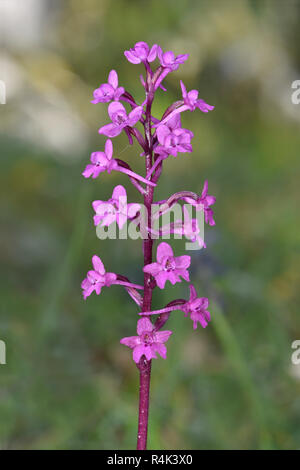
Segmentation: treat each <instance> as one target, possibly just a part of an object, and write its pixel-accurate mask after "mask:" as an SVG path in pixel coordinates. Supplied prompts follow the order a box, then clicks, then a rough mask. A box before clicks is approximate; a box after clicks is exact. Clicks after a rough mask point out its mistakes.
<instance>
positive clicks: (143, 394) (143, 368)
mask: <svg viewBox="0 0 300 470" xmlns="http://www.w3.org/2000/svg"><path fill="white" fill-rule="evenodd" d="M147 78H148V80H147V82H148V91H147V105H146V119H145V137H146V141H147V146H148V149H147V154H146V174H147V173H148V172H149V170H150V169H151V167H152V153H153V143H152V135H151V106H152V101H153V98H154V94H153V91H152V84H149V82H150V77H149V75H148V77H147ZM149 85H150V86H149ZM153 191H154V188H153V187H151V186H147V190H146V194H145V195H144V205H145V207H146V210H147V217H148V227H150V229H151V206H152V202H153ZM152 247H153V240H152V238H151V232H150V231H148V237H147V239H145V240H144V241H143V251H144V266H146V264H149V263H152ZM152 289H153V285H152V283H151V275H150V274H148V273H144V298H143V311H150V310H151V301H152ZM138 369H139V371H140V388H139V418H138V435H137V450H146V448H147V434H148V414H149V392H150V375H151V360H150V361H147V359H146V358H145V356H142V357H141V359H140V362H139V364H138Z"/></svg>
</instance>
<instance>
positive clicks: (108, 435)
mask: <svg viewBox="0 0 300 470" xmlns="http://www.w3.org/2000/svg"><path fill="white" fill-rule="evenodd" d="M40 3H42V4H43V7H44V10H43V12H42V13H43V14H42V16H41V18H39V19H38V21H40V22H41V24H42V26H43V27H42V31H41V33H40V37H39V40H38V41H37V42H36V43H35V44H31V45H30V46H28V45H27V46H26V45H25V44H24V43H22V34H23V33H24V34H25V29H26V28H30V27H33V25H32V24H31V23H30V21H29V22H28V23H26V22H25V23H24V24H23V28H24V31H22V30H20V31H19V35H20V37H21V40H20V41H19V42H17V41H16V39H13V40H10V37H9V32H8V33H7V38H6V47H5V49H3V50H2V51H1V54H2V53H3V54H2V55H1V57H2V59H3V57H5V61H6V67H7V68H6V70H7V73H8V74H9V77H10V79H11V81H9V82H8V85H9V87H8V88H9V89H8V99H7V104H6V105H5V106H0V112H1V124H2V125H1V130H0V140H1V154H2V158H1V166H2V168H1V185H0V191H1V216H2V217H3V222H4V223H3V226H2V230H1V266H2V270H1V288H0V289H1V316H0V338H1V339H3V340H5V342H6V344H7V365H5V366H0V380H1V387H0V390H1V391H0V394H1V400H0V415H1V420H0V446H1V448H4V449H6V448H14V449H15V448H27V449H39V448H42V449H48V448H51V449H52V448H55V449H62V448H68V449H78V448H83V449H92V448H100V449H111V448H116V449H120V448H134V447H135V437H136V425H137V386H138V373H137V369H136V367H135V366H134V363H133V361H132V360H131V357H130V352H129V350H127V349H126V348H124V347H123V346H121V345H120V344H119V340H120V338H121V337H123V336H128V335H132V334H134V332H135V327H136V307H135V306H134V305H133V303H132V302H131V300H130V299H129V297H128V296H127V294H126V292H123V291H122V290H121V289H118V287H112V288H111V289H106V290H105V289H104V290H103V293H102V294H101V298H99V297H97V296H95V295H93V296H91V297H90V298H89V299H88V300H87V301H86V302H84V301H83V300H82V297H81V290H80V282H81V280H82V278H83V277H84V275H85V273H86V271H87V270H88V269H89V266H90V258H91V256H92V255H93V254H94V253H98V254H99V255H100V256H101V257H102V259H103V261H104V264H105V266H107V269H109V270H110V271H117V272H120V273H123V274H125V275H128V276H129V277H130V279H132V281H135V282H138V281H141V279H142V273H141V263H142V259H141V249H140V248H141V247H140V248H139V246H138V244H140V242H133V241H131V240H126V241H119V242H118V241H113V240H112V241H103V242H101V241H99V240H98V239H97V238H96V235H95V230H94V227H93V224H92V213H93V212H92V209H91V205H90V203H91V201H92V200H93V199H96V198H100V199H106V198H107V197H109V196H110V194H111V188H112V186H113V185H115V184H119V183H120V184H125V185H126V187H127V188H128V191H129V198H130V200H131V201H134V200H136V197H137V195H136V193H135V190H134V188H131V187H130V186H129V184H127V181H126V179H125V178H126V177H125V176H122V175H119V174H117V173H116V174H112V175H110V176H108V175H104V176H103V177H101V178H100V179H98V180H97V181H83V178H82V177H81V171H82V170H83V168H84V166H85V164H86V162H87V161H88V158H89V153H90V152H91V151H93V150H97V149H101V148H102V146H103V143H104V138H103V137H101V136H99V135H98V133H97V129H98V128H99V126H100V125H101V124H103V123H104V122H106V121H107V117H106V116H107V115H106V106H105V105H97V106H95V105H91V104H90V99H91V96H92V91H93V89H94V88H96V87H97V86H99V84H100V83H102V82H105V81H106V78H107V75H108V72H109V70H110V69H111V68H116V69H117V71H118V74H119V82H120V84H122V85H124V86H125V87H126V89H128V91H129V92H131V93H133V94H134V95H135V96H136V97H137V100H142V97H143V96H142V87H141V86H140V83H139V78H138V77H139V73H142V67H140V66H134V65H132V64H129V63H128V62H127V61H126V60H125V58H124V56H123V51H124V50H125V49H128V48H129V47H131V46H132V45H133V44H134V43H135V42H136V41H139V40H144V41H147V42H149V43H154V42H157V43H159V44H161V45H162V47H163V49H164V50H169V49H174V50H175V52H176V53H185V52H189V53H190V58H189V60H188V61H187V62H186V64H184V66H182V67H181V69H180V70H179V71H178V72H175V73H174V74H172V75H171V76H169V77H168V78H167V81H166V85H167V88H168V93H166V94H164V93H163V92H159V93H158V96H157V100H156V102H155V105H154V113H155V114H156V115H157V116H160V115H161V114H162V113H163V111H164V109H165V107H166V106H168V104H169V103H171V102H172V101H174V100H176V99H178V98H177V97H178V96H179V95H180V88H179V79H180V78H182V79H183V80H184V81H185V83H186V85H187V88H188V89H191V88H197V89H199V90H200V96H201V97H202V98H204V99H205V100H206V101H207V102H208V103H210V104H214V105H215V110H214V111H213V112H212V113H210V114H208V115H203V114H201V113H200V112H195V113H186V114H185V115H184V116H183V123H184V127H187V128H190V129H191V130H192V131H193V132H194V133H195V138H194V153H193V154H192V155H187V154H185V155H184V154H182V155H180V156H179V157H178V158H177V159H172V158H170V159H169V160H168V161H167V162H166V163H165V170H164V174H163V176H162V178H161V181H162V183H161V186H160V188H159V189H158V190H157V191H156V195H157V198H158V199H161V198H165V197H168V196H169V195H170V194H172V192H175V191H177V190H180V189H190V190H194V191H198V192H199V191H201V188H202V185H203V182H204V180H205V179H208V180H209V188H210V191H209V192H210V193H211V194H215V195H216V196H217V203H216V206H215V211H216V212H215V213H216V222H217V225H216V227H214V228H209V227H208V228H207V229H206V241H207V249H206V250H205V252H204V251H203V250H202V251H199V252H191V255H192V275H191V278H192V280H193V281H194V283H195V285H196V286H197V287H198V290H199V293H200V294H201V295H205V296H208V297H209V298H210V299H211V302H212V306H211V314H212V323H211V325H210V326H209V327H208V328H207V329H206V330H201V331H200V330H199V329H198V330H197V331H196V332H195V331H193V330H192V325H191V322H190V321H188V320H187V319H184V318H183V315H181V314H180V313H179V312H177V313H174V315H173V316H172V318H171V319H170V321H169V328H170V329H172V330H174V334H173V336H172V338H171V339H170V341H169V344H168V359H167V361H163V360H158V361H153V362H154V363H153V374H152V384H151V414H150V438H149V448H165V449H176V448H178V449H205V448H208V449H211V448H218V449H230V448H238V449H253V448H277V449H287V448H297V447H298V443H299V439H300V428H299V418H300V399H299V392H300V381H299V379H300V373H299V366H298V368H297V367H295V366H294V367H292V366H291V360H290V356H291V342H292V341H293V340H294V339H299V334H300V322H299V312H298V308H299V281H300V271H299V262H300V253H299V241H300V240H299V233H300V231H299V228H300V227H299V222H298V220H299V219H298V213H299V203H300V198H299V177H300V165H299V155H298V154H299V147H300V134H299V122H300V107H297V106H296V105H293V104H292V103H291V99H290V95H291V83H292V81H293V80H296V79H299V78H300V77H299V73H300V72H299V66H300V53H299V47H298V44H299V39H300V38H299V36H300V28H299V20H300V2H299V1H293V0H289V2H286V4H283V2H282V1H280V0H269V1H265V0H259V1H258V0H256V1H254V0H252V1H250V0H249V1H246V0H226V2H225V1H223V0H222V1H221V0H210V1H209V0H206V1H205V0H201V1H199V0H197V1H196V0H190V1H188V0H182V1H180V2H174V1H171V0H165V1H161V0H147V1H146V0H139V1H138V0H131V1H129V0H114V2H109V1H108V0H101V1H98V0H97V1H96V0H87V1H85V2H82V1H80V0H69V1H65V2H52V1H48V2H47V1H45V2H40ZM32 17H34V11H32ZM32 19H33V18H32ZM24 37H25V35H24ZM297 70H298V75H297ZM114 145H115V152H116V155H118V154H120V153H121V152H122V158H123V159H125V160H126V159H127V160H128V161H130V164H131V165H132V167H133V168H134V169H135V170H137V171H139V172H141V173H142V172H143V159H142V158H140V157H139V156H138V154H139V150H138V149H137V147H136V146H134V147H128V145H127V142H126V138H125V137H124V136H121V137H120V138H118V139H116V140H115V143H114ZM174 246H176V252H177V253H178V254H182V253H183V252H184V242H182V241H174ZM176 296H179V297H182V296H183V297H186V296H187V286H186V285H184V283H182V285H179V286H178V285H177V286H174V287H169V288H168V289H167V290H166V291H165V292H155V295H154V306H155V307H159V306H161V305H163V304H164V302H167V301H169V300H172V299H173V298H175V297H176Z"/></svg>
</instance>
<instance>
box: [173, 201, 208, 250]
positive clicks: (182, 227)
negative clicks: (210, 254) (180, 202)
mask: <svg viewBox="0 0 300 470" xmlns="http://www.w3.org/2000/svg"><path fill="white" fill-rule="evenodd" d="M183 213H184V222H183V224H182V223H181V221H180V220H178V221H176V222H175V228H174V230H173V233H177V234H178V235H184V236H185V237H186V238H187V239H188V240H190V241H191V242H197V243H198V245H199V247H200V248H202V247H204V248H206V244H205V242H204V240H203V239H202V238H201V237H200V233H201V230H200V227H199V224H198V220H197V219H191V218H190V214H189V211H188V210H187V208H186V207H185V206H183Z"/></svg>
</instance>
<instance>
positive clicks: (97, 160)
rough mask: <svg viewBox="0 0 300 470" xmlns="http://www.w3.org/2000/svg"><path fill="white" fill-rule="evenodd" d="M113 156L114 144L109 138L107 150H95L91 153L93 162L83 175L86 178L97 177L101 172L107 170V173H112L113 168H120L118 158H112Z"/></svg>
mask: <svg viewBox="0 0 300 470" xmlns="http://www.w3.org/2000/svg"><path fill="white" fill-rule="evenodd" d="M112 156H113V145H112V141H111V140H110V139H108V140H107V141H106V142H105V152H93V153H92V154H91V162H92V164H89V165H87V166H86V168H85V170H84V172H83V173H82V175H83V176H84V177H85V178H89V177H90V176H92V178H97V177H98V176H99V174H100V173H102V172H103V171H107V173H111V171H112V170H117V169H118V163H117V161H116V160H114V159H113V158H112Z"/></svg>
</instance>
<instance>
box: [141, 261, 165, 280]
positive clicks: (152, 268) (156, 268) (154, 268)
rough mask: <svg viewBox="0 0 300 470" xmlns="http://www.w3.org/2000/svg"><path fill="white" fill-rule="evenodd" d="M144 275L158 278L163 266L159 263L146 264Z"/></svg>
mask: <svg viewBox="0 0 300 470" xmlns="http://www.w3.org/2000/svg"><path fill="white" fill-rule="evenodd" d="M143 271H144V273H148V274H152V276H154V277H155V276H157V274H158V273H159V272H160V271H161V265H160V264H158V263H150V264H146V266H144V268H143Z"/></svg>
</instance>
